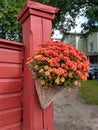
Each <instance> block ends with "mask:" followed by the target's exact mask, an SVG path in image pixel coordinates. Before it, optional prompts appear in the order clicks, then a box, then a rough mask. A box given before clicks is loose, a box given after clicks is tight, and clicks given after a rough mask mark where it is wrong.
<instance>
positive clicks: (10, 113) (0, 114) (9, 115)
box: [0, 108, 21, 127]
mask: <svg viewBox="0 0 98 130" xmlns="http://www.w3.org/2000/svg"><path fill="white" fill-rule="evenodd" d="M20 120H21V110H20V108H17V109H11V110H6V111H0V127H1V126H2V127H3V126H5V125H11V124H14V123H17V122H20Z"/></svg>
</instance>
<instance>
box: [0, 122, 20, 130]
mask: <svg viewBox="0 0 98 130" xmlns="http://www.w3.org/2000/svg"><path fill="white" fill-rule="evenodd" d="M0 130H21V124H20V123H16V124H12V125H8V126H4V127H0Z"/></svg>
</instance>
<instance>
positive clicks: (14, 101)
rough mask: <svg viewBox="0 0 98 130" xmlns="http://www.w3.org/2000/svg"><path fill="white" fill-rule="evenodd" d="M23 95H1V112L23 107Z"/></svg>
mask: <svg viewBox="0 0 98 130" xmlns="http://www.w3.org/2000/svg"><path fill="white" fill-rule="evenodd" d="M21 95H22V94H21V93H13V94H1V95H0V110H4V109H9V108H15V107H21Z"/></svg>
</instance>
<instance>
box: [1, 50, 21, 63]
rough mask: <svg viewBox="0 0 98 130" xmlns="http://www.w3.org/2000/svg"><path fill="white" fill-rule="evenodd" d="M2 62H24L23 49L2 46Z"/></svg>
mask: <svg viewBox="0 0 98 130" xmlns="http://www.w3.org/2000/svg"><path fill="white" fill-rule="evenodd" d="M0 62H11V63H22V51H16V50H10V49H3V48H0Z"/></svg>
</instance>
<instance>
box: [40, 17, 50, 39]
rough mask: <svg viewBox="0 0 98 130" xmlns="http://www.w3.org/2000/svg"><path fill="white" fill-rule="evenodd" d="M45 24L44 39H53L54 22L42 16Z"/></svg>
mask: <svg viewBox="0 0 98 130" xmlns="http://www.w3.org/2000/svg"><path fill="white" fill-rule="evenodd" d="M42 24H43V41H49V40H50V39H51V33H52V31H51V30H52V24H51V20H50V19H44V18H42Z"/></svg>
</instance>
